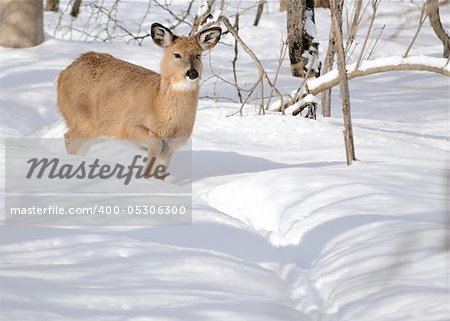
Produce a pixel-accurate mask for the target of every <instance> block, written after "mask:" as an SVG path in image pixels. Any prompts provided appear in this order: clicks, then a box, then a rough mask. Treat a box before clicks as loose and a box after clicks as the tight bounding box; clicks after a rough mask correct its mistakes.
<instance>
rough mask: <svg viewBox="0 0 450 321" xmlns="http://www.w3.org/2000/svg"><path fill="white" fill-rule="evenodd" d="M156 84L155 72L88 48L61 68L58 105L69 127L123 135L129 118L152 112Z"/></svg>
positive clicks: (88, 131)
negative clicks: (65, 67) (88, 50)
mask: <svg viewBox="0 0 450 321" xmlns="http://www.w3.org/2000/svg"><path fill="white" fill-rule="evenodd" d="M159 86H160V75H159V74H158V73H156V72H153V71H151V70H149V69H146V68H143V67H140V66H137V65H134V64H131V63H128V62H126V61H123V60H119V59H116V58H114V57H113V56H111V55H108V54H103V53H97V52H88V53H85V54H83V55H81V56H80V57H79V58H78V59H77V60H75V61H74V62H73V63H72V64H71V65H70V66H69V67H67V69H66V70H64V71H63V72H61V74H60V76H59V78H58V107H59V110H60V112H61V114H62V115H63V117H64V118H65V120H66V123H67V125H68V127H69V128H70V129H72V130H75V131H77V132H79V133H85V134H86V135H106V136H116V137H123V136H126V134H125V131H126V128H127V126H128V125H129V124H128V122H133V121H135V120H136V118H139V117H142V115H149V114H151V113H152V109H154V108H155V106H154V103H155V101H156V99H155V98H156V97H157V95H158V91H159Z"/></svg>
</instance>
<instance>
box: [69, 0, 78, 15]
mask: <svg viewBox="0 0 450 321" xmlns="http://www.w3.org/2000/svg"><path fill="white" fill-rule="evenodd" d="M80 7H81V0H75V1H74V2H73V5H72V10H71V11H70V15H71V16H72V17H74V18H76V17H78V15H79V14H80Z"/></svg>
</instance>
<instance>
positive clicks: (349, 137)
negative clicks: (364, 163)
mask: <svg viewBox="0 0 450 321" xmlns="http://www.w3.org/2000/svg"><path fill="white" fill-rule="evenodd" d="M341 4H342V2H341V1H340V0H330V6H331V17H332V24H333V28H334V30H333V34H334V37H335V48H336V55H337V65H338V70H339V77H340V92H341V100H342V112H343V115H344V141H345V152H346V158H347V165H351V164H352V163H353V161H354V160H356V157H355V144H354V141H353V126H352V118H351V108H350V91H349V88H348V78H347V68H346V61H345V51H344V41H343V37H342V5H341Z"/></svg>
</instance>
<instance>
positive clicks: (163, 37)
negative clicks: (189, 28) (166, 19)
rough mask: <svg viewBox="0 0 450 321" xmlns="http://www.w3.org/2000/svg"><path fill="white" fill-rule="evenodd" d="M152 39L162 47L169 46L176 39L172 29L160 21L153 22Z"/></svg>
mask: <svg viewBox="0 0 450 321" xmlns="http://www.w3.org/2000/svg"><path fill="white" fill-rule="evenodd" d="M151 31H152V39H153V42H154V43H155V44H157V45H158V46H160V47H161V48H167V47H168V46H169V45H170V44H171V43H172V41H174V40H175V39H176V37H177V36H175V35H174V34H173V33H172V31H170V30H169V29H168V28H166V27H164V26H163V25H161V24H159V23H154V24H152V29H151Z"/></svg>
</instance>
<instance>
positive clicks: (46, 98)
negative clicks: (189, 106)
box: [0, 1, 450, 321]
mask: <svg viewBox="0 0 450 321" xmlns="http://www.w3.org/2000/svg"><path fill="white" fill-rule="evenodd" d="M174 3H175V4H179V3H181V2H180V1H175V2H174ZM231 3H232V4H234V5H235V6H238V4H237V2H236V3H234V2H231ZM268 3H269V13H268V14H266V15H264V16H263V18H262V20H261V24H260V26H258V27H257V28H255V27H253V26H252V22H253V19H254V12H253V11H251V10H250V11H248V12H246V13H245V14H243V15H242V17H241V30H240V34H241V36H242V37H243V39H244V40H245V41H247V42H248V44H249V46H250V47H251V48H252V49H253V50H254V51H255V52H256V53H257V54H258V55H259V56H260V57H261V58H262V63H263V64H264V66H265V67H266V68H267V71H268V72H269V75H273V74H274V72H275V70H276V69H277V63H278V54H279V47H278V41H279V39H280V37H281V35H282V34H283V33H284V32H285V30H284V28H285V25H286V24H285V22H284V19H285V16H284V14H283V13H278V11H277V10H278V2H268ZM123 5H124V6H125V8H128V9H129V11H128V12H129V15H128V16H127V19H134V20H133V21H135V20H136V19H139V18H140V17H141V16H142V12H143V11H142V10H145V7H146V5H147V2H146V1H142V2H138V1H135V2H123ZM383 5H384V6H383ZM142 8H144V9H142ZM411 8H414V5H412V4H410V3H409V2H399V1H397V2H394V1H386V2H382V3H381V8H380V10H381V11H380V14H379V18H378V19H377V22H376V23H378V24H386V26H387V28H386V29H387V30H386V33H385V34H384V37H386V38H385V39H382V40H383V41H384V40H385V42H383V41H382V43H383V44H384V43H387V44H386V46H387V47H384V48H383V46H380V49H379V51H377V52H376V53H374V61H372V62H364V63H363V64H362V65H361V67H360V68H371V67H373V66H374V65H375V64H378V63H379V64H386V63H392V64H394V63H402V62H405V61H408V63H419V62H421V63H423V62H425V60H426V63H427V64H432V65H433V66H442V64H443V60H442V59H440V58H438V57H440V55H441V52H442V45H441V44H440V42H439V40H438V39H436V37H435V36H434V34H433V31H432V30H431V29H430V28H429V26H428V25H425V26H424V29H423V30H422V32H421V34H420V35H419V37H418V39H417V42H416V44H415V46H414V48H413V53H412V54H413V55H414V56H413V57H409V58H407V59H403V58H401V57H400V58H399V55H401V54H402V53H403V52H404V46H405V45H407V44H408V42H409V40H410V39H411V37H412V35H413V34H414V32H415V28H414V23H416V22H417V21H418V16H419V15H420V12H417V13H415V14H414V15H413V16H411V14H410V13H409V14H408V12H411V11H410V9H411ZM229 10H231V9H229ZM383 10H384V11H383ZM446 10H447V11H446ZM383 12H384V14H383ZM394 12H395V13H398V12H401V13H402V15H400V16H397V15H393V14H392V13H394ZM446 13H448V9H445V8H444V9H442V13H441V14H442V15H445V14H446ZM161 17H164V18H161ZM328 17H329V12H328V11H327V10H322V9H318V10H317V12H316V21H317V22H318V24H317V27H318V38H319V40H320V45H321V47H320V50H321V54H322V55H323V51H324V50H325V47H324V46H325V43H326V42H327V39H326V37H327V35H328V27H329V24H328V22H325V23H321V22H322V21H328V20H327V19H328ZM45 19H46V28H47V32H48V33H49V34H53V28H54V26H55V23H56V21H57V20H56V17H55V16H54V14H51V13H46V15H45ZM168 19H170V17H169V16H168V14H167V13H166V12H164V11H162V10H161V9H158V8H156V7H152V10H151V11H150V14H149V17H148V24H151V23H152V22H155V21H160V22H164V21H165V20H168ZM444 23H445V25H446V27H447V28H448V27H449V25H448V22H445V21H444ZM396 26H406V27H405V30H404V31H402V32H400V33H399V34H396V37H397V38H395V39H393V40H392V39H391V38H390V36H391V35H392V34H394V33H395V27H396ZM365 27H366V25H365V24H363V26H362V28H363V29H364V28H365ZM187 30H188V27H186V26H184V27H181V28H180V29H179V30H176V31H177V33H185V31H187ZM360 34H361V35H358V37H359V38H357V41H358V39H360V38H361V37H362V36H363V34H364V31H363V30H362V31H361V32H360ZM75 36H76V34H75ZM80 37H81V35H80ZM75 39H76V38H75ZM222 41H223V42H225V44H233V40H232V39H231V38H230V37H226V38H224V39H222ZM225 44H218V45H217V47H216V48H214V50H212V52H211V56H210V58H211V66H212V68H213V69H214V70H215V71H216V72H220V75H221V76H222V77H224V78H226V79H232V69H231V66H230V63H229V62H230V57H232V51H233V47H232V46H227V45H225ZM382 49H383V50H382ZM89 50H96V51H102V52H108V53H110V54H112V55H114V56H116V57H119V58H121V59H125V60H127V61H130V62H133V63H137V64H140V65H142V66H144V67H147V68H151V69H154V70H158V66H159V59H160V57H161V52H160V49H159V48H156V46H153V45H152V44H151V40H150V39H146V40H145V41H144V43H143V47H137V46H132V45H127V44H125V43H121V42H119V41H117V42H114V43H96V42H78V41H68V40H61V39H55V38H53V37H51V36H47V40H46V41H45V42H44V43H43V44H42V45H40V46H38V47H36V48H30V49H8V48H0V60H1V61H2V63H1V65H0V88H1V91H0V132H1V134H2V137H62V136H63V134H64V132H65V126H64V124H63V122H62V120H61V118H60V116H59V115H58V113H57V111H56V94H55V86H54V81H55V79H56V76H57V75H58V73H59V72H60V71H61V70H63V69H64V68H65V67H66V66H67V65H68V64H70V63H71V62H72V61H73V59H74V58H76V57H77V56H79V55H80V54H81V53H83V52H86V51H89ZM241 52H242V51H241ZM383 54H385V55H386V56H384V57H383V56H382V55H383ZM419 55H426V56H427V57H428V56H431V57H434V58H424V57H421V56H419ZM390 56H396V57H395V58H387V57H390ZM353 58H354V57H353ZM208 59H209V57H204V75H203V79H205V82H204V83H203V85H202V89H201V92H202V93H201V95H202V96H203V98H201V100H200V103H199V108H198V114H197V119H196V124H195V128H194V132H193V180H194V184H193V224H192V226H185V227H40V228H38V227H21V226H16V227H14V226H5V225H2V226H0V241H1V243H0V260H1V264H0V291H1V297H0V306H1V320H7V321H41V320H46V321H69V320H70V321H72V320H77V321H78V320H86V321H124V320H126V321H168V320H183V321H199V320H214V321H216V320H227V321H228V320H233V321H247V320H248V321H254V320H262V321H294V320H295V321H302V320H305V321H348V320H358V321H400V320H401V321H403V320H408V321H425V320H429V321H440V320H446V319H447V318H448V316H449V313H450V311H449V307H448V291H449V283H448V282H449V279H448V269H449V263H448V262H449V251H448V243H447V242H448V212H447V211H448V182H447V181H448V170H449V159H448V156H449V151H450V144H449V104H448V103H449V82H448V78H446V77H444V76H441V75H437V74H432V73H418V72H398V73H389V74H379V75H373V76H370V77H362V78H358V79H355V80H353V81H352V82H351V84H350V95H351V103H352V113H353V125H354V135H355V143H356V155H357V158H358V161H357V162H355V164H354V165H352V166H350V167H348V166H346V164H345V153H344V149H343V137H342V130H343V123H342V120H341V118H342V115H341V112H340V109H341V107H340V100H339V93H338V90H333V96H332V104H333V106H332V115H333V117H332V118H328V119H326V118H321V117H320V116H319V117H318V119H317V120H309V119H304V118H301V117H292V116H281V115H280V114H279V113H272V112H268V114H267V115H265V116H261V115H258V110H257V109H258V108H255V107H254V106H253V105H252V104H249V105H248V106H246V107H245V108H244V117H239V116H234V117H227V115H230V114H231V113H233V112H235V111H236V110H238V108H239V107H240V104H238V103H231V102H223V101H222V100H219V101H215V102H214V101H212V100H211V99H210V98H207V97H213V96H215V93H217V94H219V95H220V96H221V97H227V98H233V99H236V91H235V89H234V88H233V87H231V86H228V85H226V84H224V83H221V82H220V81H219V82H217V83H216V82H215V80H214V79H212V80H207V79H208V78H209V76H211V71H210V66H209V63H208ZM238 64H239V65H238V67H239V68H238V70H239V74H238V77H239V82H240V83H241V84H242V85H243V86H245V85H246V84H253V82H252V81H254V80H255V79H257V77H258V75H257V72H256V68H255V66H254V64H253V63H252V62H251V60H250V59H248V58H247V57H245V55H244V54H243V53H241V55H240V56H239V60H238ZM219 66H220V67H219ZM349 68H351V67H349ZM446 68H448V66H447V67H446ZM289 72H290V67H289V62H288V58H286V60H285V62H284V64H283V66H282V68H281V72H280V77H279V80H278V83H277V84H278V87H279V88H280V89H281V90H282V92H283V93H288V92H289V91H290V90H292V88H296V86H297V85H298V84H299V80H298V79H294V78H292V77H290V76H289ZM332 73H333V72H331V73H330V74H327V75H325V76H324V77H325V78H326V77H332ZM321 79H324V78H322V77H321ZM312 82H313V81H310V82H309V84H312ZM266 92H268V91H266ZM206 96H207V97H206ZM305 99H306V101H310V102H313V101H315V100H316V97H314V96H312V95H309V96H306V97H305V98H304V100H305ZM1 146H2V147H1V148H0V153H1V154H2V157H1V158H0V159H1V161H0V176H1V179H2V181H3V182H4V178H5V172H4V171H5V162H4V153H5V151H4V148H3V146H4V145H3V142H2V145H1ZM87 157H94V156H93V155H89V154H88V155H87ZM144 183H145V182H144ZM0 188H1V189H2V191H4V184H2V185H1V187H0ZM0 205H1V207H3V205H4V198H3V197H1V198H0Z"/></svg>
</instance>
